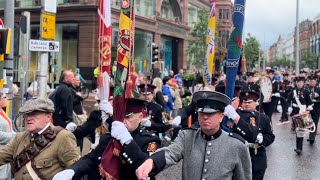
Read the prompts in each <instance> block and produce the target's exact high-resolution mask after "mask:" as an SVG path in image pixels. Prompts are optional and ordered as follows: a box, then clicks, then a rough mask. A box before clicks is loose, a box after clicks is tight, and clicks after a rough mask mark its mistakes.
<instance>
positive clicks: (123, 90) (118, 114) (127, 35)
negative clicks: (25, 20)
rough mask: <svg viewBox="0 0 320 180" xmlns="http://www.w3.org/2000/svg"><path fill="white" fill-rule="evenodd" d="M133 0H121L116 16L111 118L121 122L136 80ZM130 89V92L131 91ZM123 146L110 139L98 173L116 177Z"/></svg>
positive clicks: (110, 177) (110, 179) (110, 178)
mask: <svg viewBox="0 0 320 180" xmlns="http://www.w3.org/2000/svg"><path fill="white" fill-rule="evenodd" d="M134 17H135V15H134V0H122V3H121V11H120V19H119V36H118V37H119V39H118V53H117V55H118V59H117V72H116V76H115V88H114V94H113V97H114V98H113V119H114V120H116V121H121V122H123V120H124V117H125V107H126V104H127V100H126V99H127V98H131V97H133V96H132V91H133V90H134V89H135V88H134V89H132V88H133V86H135V83H134V81H133V79H134V78H133V77H131V76H134V75H135V72H131V71H132V70H134V67H132V66H133V64H134V63H133V55H134V51H133V50H134V23H135V18H134ZM130 92H131V93H130ZM121 149H122V146H121V144H120V142H119V141H117V140H116V139H112V140H111V141H110V142H109V144H108V146H107V148H106V150H105V151H104V153H103V155H102V158H101V164H100V167H99V170H100V174H101V175H102V176H103V177H104V178H108V179H109V180H118V179H119V171H120V157H119V153H120V152H121Z"/></svg>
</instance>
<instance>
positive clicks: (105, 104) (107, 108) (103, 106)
mask: <svg viewBox="0 0 320 180" xmlns="http://www.w3.org/2000/svg"><path fill="white" fill-rule="evenodd" d="M99 109H100V110H101V111H103V112H105V113H106V114H109V115H110V116H112V115H113V107H112V105H111V104H110V103H109V101H107V100H103V101H101V102H100V104H99Z"/></svg>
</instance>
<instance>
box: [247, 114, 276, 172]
mask: <svg viewBox="0 0 320 180" xmlns="http://www.w3.org/2000/svg"><path fill="white" fill-rule="evenodd" d="M253 113H254V115H255V117H256V122H252V123H253V124H255V126H259V132H260V133H262V135H263V141H262V144H261V145H260V147H259V148H258V149H257V154H255V150H254V148H250V149H249V151H250V156H251V162H252V170H253V171H260V170H264V169H266V168H267V154H266V149H265V147H267V146H269V145H270V144H272V143H273V141H274V138H275V136H274V134H273V132H272V126H271V122H270V118H269V117H268V116H267V115H265V114H262V113H260V119H259V112H258V111H253Z"/></svg>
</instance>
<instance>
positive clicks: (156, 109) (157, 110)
mask: <svg viewBox="0 0 320 180" xmlns="http://www.w3.org/2000/svg"><path fill="white" fill-rule="evenodd" d="M155 88H156V86H154V85H152V84H140V85H139V86H138V89H139V92H140V99H142V100H144V101H145V102H146V116H147V118H145V119H144V120H143V121H142V122H141V125H142V126H144V127H146V129H147V130H149V131H154V132H156V133H157V134H158V133H164V132H165V131H166V130H168V129H170V128H171V126H170V125H169V123H168V122H163V120H162V113H163V112H164V109H163V108H162V107H161V106H160V105H159V104H157V103H156V102H154V100H153V96H154V95H153V92H154V89H155Z"/></svg>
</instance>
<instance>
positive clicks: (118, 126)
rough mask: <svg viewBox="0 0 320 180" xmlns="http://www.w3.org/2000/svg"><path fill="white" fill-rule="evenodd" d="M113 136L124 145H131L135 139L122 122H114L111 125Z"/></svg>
mask: <svg viewBox="0 0 320 180" xmlns="http://www.w3.org/2000/svg"><path fill="white" fill-rule="evenodd" d="M111 136H112V137H114V138H116V139H117V140H119V141H120V143H121V144H122V145H123V144H125V143H126V144H129V143H130V141H131V140H132V139H133V138H132V136H131V134H130V133H129V131H128V129H127V128H126V126H125V125H124V124H123V123H122V122H120V121H114V122H113V123H112V125H111Z"/></svg>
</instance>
